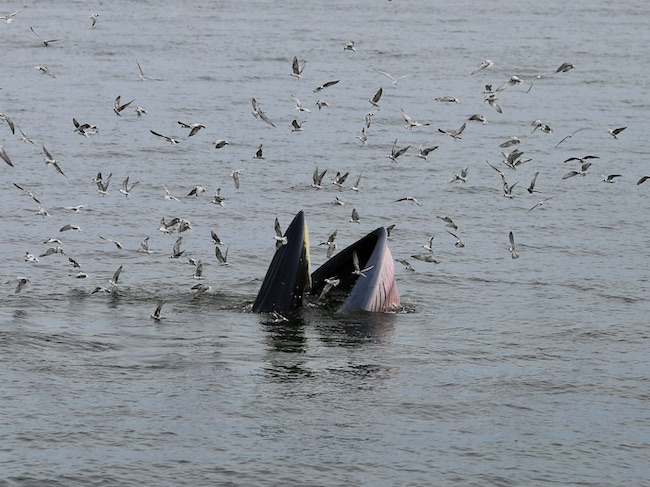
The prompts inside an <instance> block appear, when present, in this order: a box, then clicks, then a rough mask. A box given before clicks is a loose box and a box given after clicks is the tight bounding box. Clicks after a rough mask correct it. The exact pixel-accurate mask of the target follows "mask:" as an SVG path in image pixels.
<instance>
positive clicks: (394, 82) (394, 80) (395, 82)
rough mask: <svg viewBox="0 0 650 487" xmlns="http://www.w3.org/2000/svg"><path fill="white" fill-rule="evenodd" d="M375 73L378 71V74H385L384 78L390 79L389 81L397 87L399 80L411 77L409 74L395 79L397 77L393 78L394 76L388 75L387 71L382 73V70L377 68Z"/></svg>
mask: <svg viewBox="0 0 650 487" xmlns="http://www.w3.org/2000/svg"><path fill="white" fill-rule="evenodd" d="M375 71H377V72H378V73H381V74H383V75H384V76H386V77H388V79H390V81H391V83H393V84H394V85H396V84H397V82H398V81H399V80H401V79H404V78H406V77H407V76H409V75H408V74H405V75H403V76H397V77H395V76H393V75H392V74H390V73H387V72H386V71H382V70H381V69H376V68H375Z"/></svg>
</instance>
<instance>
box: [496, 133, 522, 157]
mask: <svg viewBox="0 0 650 487" xmlns="http://www.w3.org/2000/svg"><path fill="white" fill-rule="evenodd" d="M518 144H521V139H520V138H519V137H517V136H516V135H513V136H512V137H510V138H509V139H508V140H506V141H505V142H503V143H501V144H499V147H501V148H503V149H505V148H507V147H512V146H513V145H518ZM522 154H523V152H522Z"/></svg>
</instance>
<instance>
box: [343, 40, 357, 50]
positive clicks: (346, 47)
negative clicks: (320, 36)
mask: <svg viewBox="0 0 650 487" xmlns="http://www.w3.org/2000/svg"><path fill="white" fill-rule="evenodd" d="M343 50H344V51H352V52H357V50H356V49H355V48H354V41H348V42H346V43H345V45H344V46H343Z"/></svg>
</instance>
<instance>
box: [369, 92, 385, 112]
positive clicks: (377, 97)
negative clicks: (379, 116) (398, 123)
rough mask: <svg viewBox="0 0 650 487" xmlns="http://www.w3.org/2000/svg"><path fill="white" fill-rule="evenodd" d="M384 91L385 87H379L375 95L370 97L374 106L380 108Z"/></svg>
mask: <svg viewBox="0 0 650 487" xmlns="http://www.w3.org/2000/svg"><path fill="white" fill-rule="evenodd" d="M383 93H384V89H383V88H379V89H378V90H377V92H376V93H375V94H374V95H373V97H372V98H369V99H368V101H369V102H370V104H371V105H372V106H374V107H377V108H379V100H380V99H381V95H382V94H383Z"/></svg>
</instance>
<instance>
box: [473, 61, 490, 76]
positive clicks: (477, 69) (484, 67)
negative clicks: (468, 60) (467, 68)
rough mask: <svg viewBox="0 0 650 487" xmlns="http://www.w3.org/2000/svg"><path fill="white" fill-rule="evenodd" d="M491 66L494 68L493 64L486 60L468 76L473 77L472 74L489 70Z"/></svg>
mask: <svg viewBox="0 0 650 487" xmlns="http://www.w3.org/2000/svg"><path fill="white" fill-rule="evenodd" d="M492 66H494V62H493V61H492V60H490V59H486V60H485V61H483V62H482V63H481V64H479V65H478V67H477V68H476V69H475V70H474V71H472V72H471V73H470V74H472V75H474V74H476V73H478V72H479V71H483V70H484V69H487V68H490V67H492Z"/></svg>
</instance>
